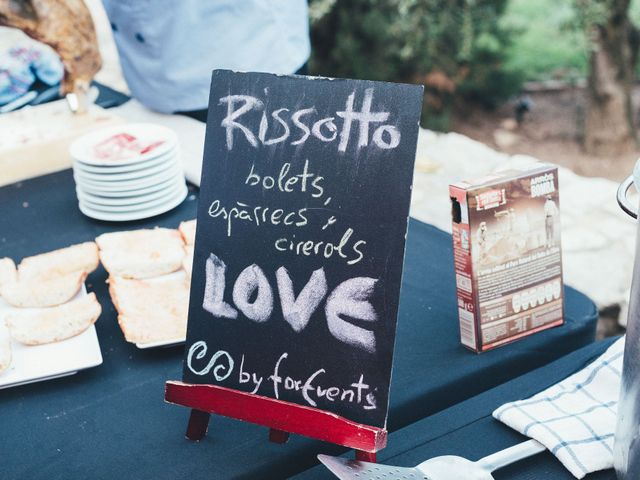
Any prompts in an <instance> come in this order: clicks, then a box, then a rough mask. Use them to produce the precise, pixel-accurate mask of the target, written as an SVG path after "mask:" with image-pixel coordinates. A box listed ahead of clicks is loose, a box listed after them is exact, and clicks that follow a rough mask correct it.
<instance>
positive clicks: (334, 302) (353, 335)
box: [325, 277, 378, 353]
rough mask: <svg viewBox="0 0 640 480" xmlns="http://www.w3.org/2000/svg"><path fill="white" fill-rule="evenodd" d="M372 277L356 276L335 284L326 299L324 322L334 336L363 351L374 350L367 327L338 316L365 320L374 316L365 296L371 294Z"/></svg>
mask: <svg viewBox="0 0 640 480" xmlns="http://www.w3.org/2000/svg"><path fill="white" fill-rule="evenodd" d="M375 283H376V279H375V278H370V277H356V278H351V279H349V280H345V281H344V282H342V283H341V284H340V285H338V286H337V287H336V288H335V290H334V291H333V292H331V295H330V296H329V300H327V305H326V307H325V313H326V315H327V325H328V326H329V331H330V332H331V333H332V334H333V336H334V337H336V338H339V339H340V340H342V341H343V342H345V343H348V344H349V345H353V346H355V347H359V348H362V349H364V350H366V351H367V352H371V353H373V352H375V351H376V338H375V336H374V334H373V332H372V331H371V330H367V329H366V328H362V327H358V326H356V325H354V324H353V323H350V322H347V321H346V320H344V319H343V318H342V316H343V315H344V316H348V317H351V318H357V319H358V320H364V321H367V322H375V321H376V320H377V319H378V316H377V315H376V312H375V310H374V309H373V305H371V303H370V302H369V299H370V298H371V297H372V296H373V287H374V285H375Z"/></svg>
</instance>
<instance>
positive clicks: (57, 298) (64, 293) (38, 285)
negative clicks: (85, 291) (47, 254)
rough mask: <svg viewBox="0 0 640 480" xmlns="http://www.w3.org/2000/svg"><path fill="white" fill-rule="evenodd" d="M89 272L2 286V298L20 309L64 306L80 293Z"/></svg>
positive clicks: (22, 281) (0, 293)
mask: <svg viewBox="0 0 640 480" xmlns="http://www.w3.org/2000/svg"><path fill="white" fill-rule="evenodd" d="M86 278H87V272H84V271H76V272H71V273H66V274H63V275H59V276H55V277H33V278H27V279H22V278H21V277H20V276H18V281H17V282H12V283H7V284H3V285H2V286H0V295H2V298H3V299H4V300H5V301H6V302H7V303H9V304H10V305H13V306H14V307H20V308H44V307H55V306H57V305H62V304H63V303H65V302H68V301H69V300H71V299H72V298H73V297H74V296H75V295H76V294H77V293H78V291H80V288H81V287H82V284H83V283H84V281H85V279H86Z"/></svg>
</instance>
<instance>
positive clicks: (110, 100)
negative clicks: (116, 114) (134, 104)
mask: <svg viewBox="0 0 640 480" xmlns="http://www.w3.org/2000/svg"><path fill="white" fill-rule="evenodd" d="M93 85H95V86H96V87H98V98H97V99H96V105H99V106H101V107H102V108H112V107H119V106H120V105H122V104H123V103H126V102H128V101H129V97H128V96H127V95H125V94H124V93H121V92H118V91H117V90H114V89H113V88H110V87H107V86H106V85H102V84H101V83H98V82H93Z"/></svg>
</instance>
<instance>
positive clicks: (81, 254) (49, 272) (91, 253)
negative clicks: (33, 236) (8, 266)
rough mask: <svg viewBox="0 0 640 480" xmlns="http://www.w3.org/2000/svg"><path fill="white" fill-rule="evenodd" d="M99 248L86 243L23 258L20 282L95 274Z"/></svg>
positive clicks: (19, 269)
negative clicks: (81, 272)
mask: <svg viewBox="0 0 640 480" xmlns="http://www.w3.org/2000/svg"><path fill="white" fill-rule="evenodd" d="M98 262H99V260H98V246H97V245H96V244H95V243H94V242H84V243H79V244H77V245H71V246H70V247H66V248H60V249H58V250H53V251H51V252H47V253H41V254H40V255H34V256H32V257H27V258H23V259H22V261H21V262H20V265H18V276H19V277H20V280H27V279H31V278H36V277H38V278H53V277H58V276H61V275H66V274H68V273H72V272H78V271H84V272H87V273H91V272H93V271H94V270H95V269H96V268H98Z"/></svg>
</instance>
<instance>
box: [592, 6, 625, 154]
mask: <svg viewBox="0 0 640 480" xmlns="http://www.w3.org/2000/svg"><path fill="white" fill-rule="evenodd" d="M607 3H608V4H609V10H608V12H607V18H606V19H605V21H604V22H602V23H601V24H598V25H594V26H593V27H592V32H591V33H592V38H591V41H592V49H593V50H592V52H591V58H590V62H589V82H588V88H587V112H586V117H585V125H584V127H585V132H584V147H585V150H586V151H587V153H589V154H592V155H597V156H604V157H615V156H617V155H620V154H622V153H625V152H629V151H631V150H634V149H635V148H636V146H637V143H636V130H635V124H634V123H635V122H634V118H633V112H632V108H631V88H632V85H633V78H634V66H635V59H636V52H637V45H636V42H635V40H634V39H635V38H636V32H635V29H634V27H633V25H631V22H630V21H629V17H628V8H629V0H613V1H610V2H607Z"/></svg>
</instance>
